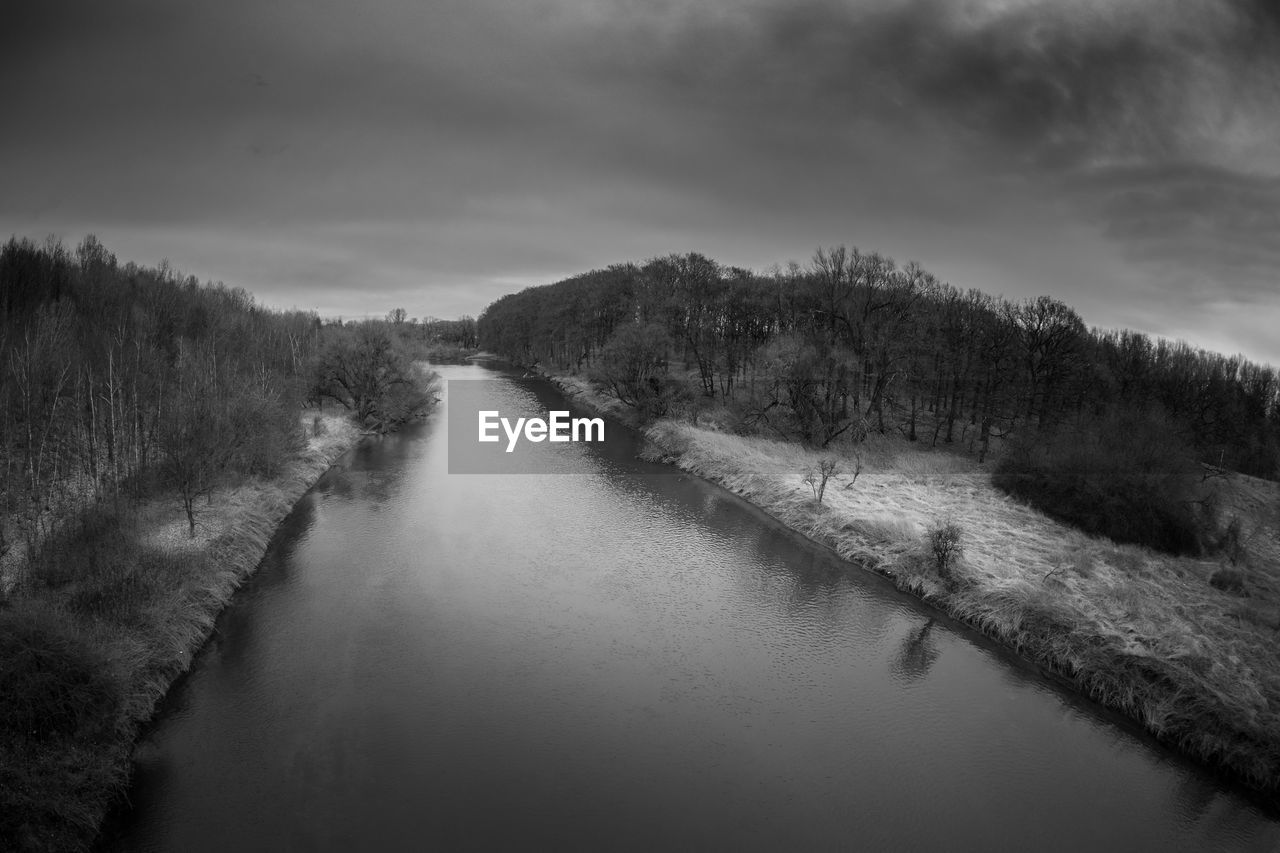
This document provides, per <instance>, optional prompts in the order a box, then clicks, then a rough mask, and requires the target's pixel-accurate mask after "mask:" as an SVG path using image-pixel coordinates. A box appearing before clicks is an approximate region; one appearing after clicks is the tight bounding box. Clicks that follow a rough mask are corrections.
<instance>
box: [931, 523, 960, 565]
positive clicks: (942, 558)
mask: <svg viewBox="0 0 1280 853" xmlns="http://www.w3.org/2000/svg"><path fill="white" fill-rule="evenodd" d="M961 535H962V531H961V530H960V525H958V524H955V523H953V522H945V523H943V524H939V525H938V526H937V527H934V528H933V529H932V530H930V531H929V533H928V541H929V552H930V553H931V554H932V555H933V564H934V567H935V568H936V569H937V570H938V574H939V576H941V577H942V578H945V579H949V578H950V577H951V569H952V567H954V566H955V562H956V560H957V559H958V558H959V557H960V554H961V553H962V552H963V550H964V548H963V546H962V545H961V544H960V539H961Z"/></svg>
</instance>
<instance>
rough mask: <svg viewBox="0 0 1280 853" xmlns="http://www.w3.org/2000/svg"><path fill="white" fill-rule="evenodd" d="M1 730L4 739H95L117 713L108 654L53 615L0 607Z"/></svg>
mask: <svg viewBox="0 0 1280 853" xmlns="http://www.w3.org/2000/svg"><path fill="white" fill-rule="evenodd" d="M0 684H3V685H4V689H3V690H0V733H3V735H4V736H5V739H6V740H8V739H11V738H18V739H26V740H34V741H42V740H47V739H49V738H54V737H59V736H62V737H75V738H77V739H81V740H97V739H101V738H104V737H105V736H107V735H109V734H110V733H111V732H112V730H113V729H114V727H115V725H116V723H117V721H118V719H119V716H120V700H121V696H122V693H123V690H122V686H121V684H120V683H119V681H118V679H117V678H115V677H114V675H113V674H112V671H111V669H110V667H109V666H108V662H107V659H106V658H105V657H104V656H103V655H102V654H101V653H99V652H98V651H97V650H95V649H94V648H92V647H91V646H90V645H89V644H88V643H86V642H85V641H84V640H83V639H82V638H80V637H79V636H77V635H75V634H73V633H70V632H68V631H66V630H65V629H64V628H62V627H61V626H60V625H59V623H58V621H56V620H55V618H54V617H53V616H52V615H47V614H45V613H43V612H39V611H37V612H28V611H22V610H11V611H6V612H4V613H0Z"/></svg>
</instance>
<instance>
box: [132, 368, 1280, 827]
mask: <svg viewBox="0 0 1280 853" xmlns="http://www.w3.org/2000/svg"><path fill="white" fill-rule="evenodd" d="M445 371H454V373H453V375H457V376H459V377H463V378H486V377H493V376H495V375H496V374H494V373H492V372H490V371H486V370H484V369H481V368H475V367H457V368H445ZM511 395H512V399H520V400H524V401H525V402H524V405H530V406H538V407H542V408H550V407H551V406H556V407H557V408H560V407H563V405H562V403H560V401H559V400H558V398H557V397H555V395H554V393H553V392H551V391H550V390H549V388H548V387H547V386H546V385H545V384H542V383H531V382H520V383H513V384H512V388H511ZM446 405H447V401H446ZM613 426H614V425H611V428H613ZM444 439H445V436H444V435H443V433H442V432H441V430H440V428H439V425H438V423H435V422H428V423H427V424H424V425H422V426H420V427H414V428H412V429H411V430H409V431H406V432H404V433H402V434H400V435H398V436H395V437H390V438H388V439H383V440H380V441H378V442H375V443H373V444H371V445H369V446H367V447H365V448H362V449H361V450H360V451H359V452H358V453H355V454H353V455H352V456H351V457H349V459H348V460H347V464H346V465H345V466H344V468H345V469H344V470H342V471H340V472H335V473H334V474H333V475H331V476H329V477H326V478H325V479H324V481H323V482H322V483H321V485H320V486H319V487H318V488H317V490H316V491H315V492H313V494H312V496H311V498H310V499H309V500H308V501H307V502H304V504H303V505H301V506H300V508H299V513H297V514H296V515H297V517H296V518H294V517H291V519H290V521H289V523H287V524H286V527H285V529H284V530H283V531H282V540H281V541H280V542H279V543H277V546H273V549H272V551H271V552H270V555H269V557H268V559H267V561H266V562H265V563H264V565H263V567H262V569H261V571H260V572H259V574H258V575H257V576H256V578H255V580H254V581H253V582H252V583H251V584H250V585H249V586H247V587H246V589H245V590H244V595H243V596H241V597H240V598H239V599H238V600H237V603H236V605H235V606H233V607H232V608H231V609H230V610H228V611H227V613H226V614H224V616H223V619H222V620H220V623H219V628H220V631H221V634H222V640H221V642H220V643H219V644H218V645H217V646H216V647H214V648H213V650H212V651H211V652H210V653H208V654H206V655H204V656H202V658H201V660H200V661H199V664H198V666H197V667H196V672H195V674H194V675H193V677H192V678H191V679H190V680H189V681H188V683H187V684H186V686H185V687H184V689H183V690H181V691H179V694H178V695H179V697H180V707H181V708H182V710H181V711H180V713H176V714H170V715H168V716H166V718H165V719H164V720H163V721H162V722H161V724H160V725H159V726H157V728H156V729H155V731H154V732H153V733H152V735H151V736H150V737H149V739H148V741H147V745H146V746H145V747H144V752H143V755H144V756H149V757H147V758H146V760H145V761H144V762H143V764H142V772H140V774H139V776H138V780H137V784H136V786H135V788H134V790H133V792H132V794H131V796H132V799H133V801H134V802H135V803H136V805H137V808H136V811H135V812H134V813H133V815H132V817H131V822H130V824H129V826H128V828H127V830H126V832H125V836H124V838H123V840H122V841H121V843H120V845H119V846H120V849H128V850H182V851H196V853H198V851H201V850H225V849H263V850H265V849H334V850H341V849H353V848H355V849H359V848H363V849H379V850H384V849H385V850H417V849H422V848H423V847H428V848H429V847H433V846H435V847H441V848H446V849H455V848H461V849H479V848H503V849H506V848H515V847H520V848H535V849H539V848H546V849H564V848H572V849H581V848H592V849H650V850H652V849H668V848H693V847H706V848H715V849H735V850H744V849H769V850H777V849H797V848H803V849H847V848H849V847H850V846H856V847H861V848H864V849H886V848H891V849H902V848H912V849H934V848H936V849H983V850H986V849H1038V850H1079V849H1104V848H1105V849H1120V850H1123V849H1153V850H1155V849H1158V850H1177V849H1194V850H1216V849H1250V848H1257V847H1259V845H1272V844H1274V843H1275V842H1277V841H1280V833H1278V832H1277V825H1276V823H1275V821H1274V818H1273V817H1272V816H1271V815H1269V814H1266V813H1264V812H1263V811H1262V810H1261V809H1259V808H1257V807H1255V806H1254V805H1252V804H1251V803H1250V802H1249V801H1247V800H1246V799H1244V798H1242V797H1240V796H1238V795H1237V794H1236V793H1234V792H1233V791H1232V790H1231V789H1230V788H1229V787H1227V786H1223V785H1222V784H1221V783H1219V782H1218V781H1217V780H1215V779H1214V778H1213V777H1212V776H1210V775H1208V774H1206V773H1203V772H1202V771H1196V770H1194V769H1189V767H1188V765H1187V764H1186V763H1185V762H1180V761H1177V760H1173V759H1171V757H1170V756H1169V754H1168V753H1167V752H1164V751H1162V750H1160V749H1159V748H1157V747H1155V746H1153V745H1152V744H1151V743H1150V741H1149V739H1143V738H1142V737H1140V736H1138V735H1137V734H1136V733H1134V732H1133V730H1132V728H1131V727H1127V726H1126V725H1124V724H1123V723H1122V722H1119V721H1117V720H1116V719H1115V718H1113V717H1111V716H1108V715H1106V714H1105V713H1102V712H1099V711H1098V710H1097V709H1096V708H1095V707H1094V706H1092V705H1091V704H1090V703H1088V702H1086V701H1083V700H1080V699H1079V698H1078V697H1074V696H1072V695H1070V694H1067V693H1065V692H1063V691H1061V690H1060V689H1059V688H1057V687H1056V686H1055V685H1053V684H1052V683H1050V682H1048V681H1046V680H1045V679H1043V678H1041V677H1040V676H1039V675H1037V674H1036V673H1035V672H1034V670H1033V669H1031V668H1029V667H1026V666H1019V665H1016V664H1015V663H1014V662H1013V660H1012V658H1011V657H1010V656H1009V655H1008V654H1007V653H1005V652H1001V651H999V650H998V649H996V648H995V647H994V646H992V645H991V644H989V643H987V642H985V641H984V640H983V639H982V638H980V637H977V636H975V635H973V634H971V633H969V632H966V631H961V630H958V629H956V628H955V626H953V625H952V624H951V623H950V622H948V621H947V620H945V619H940V618H935V614H933V612H932V611H929V610H928V609H926V608H923V607H921V606H920V605H919V604H918V603H917V602H915V601H914V600H913V599H911V598H909V597H907V596H905V595H903V594H902V593H900V592H898V591H897V590H895V589H893V587H892V585H891V584H889V583H888V582H887V581H885V580H884V579H882V578H879V577H877V576H873V575H870V574H866V573H861V572H858V571H856V570H850V568H849V567H848V566H847V565H845V564H842V563H840V562H839V561H838V560H836V559H835V558H834V557H833V555H832V554H831V553H830V552H829V551H827V550H826V549H822V548H818V547H815V546H813V545H812V544H811V543H808V542H805V541H803V540H801V539H799V538H798V537H796V536H795V535H794V534H791V533H790V532H788V531H786V530H784V529H782V528H780V527H779V526H778V525H777V524H776V523H774V522H772V521H771V520H770V519H768V518H767V517H766V516H764V515H763V514H762V513H760V512H758V511H756V510H754V509H752V508H750V507H749V506H746V505H745V504H744V503H743V502H742V501H740V500H738V499H736V498H734V497H733V496H731V495H728V494H727V493H725V492H723V491H721V490H719V489H717V488H715V487H713V486H711V485H709V484H707V483H705V482H703V481H700V480H697V479H694V478H688V477H682V476H678V475H677V476H672V475H671V470H672V469H670V468H663V469H662V471H663V475H662V476H653V474H654V471H655V468H654V466H650V465H648V464H646V463H640V462H636V461H634V460H632V459H629V458H627V456H626V452H625V450H624V449H621V448H622V446H623V445H625V444H626V442H622V443H619V444H614V445H608V446H606V447H605V448H594V447H593V448H585V449H583V448H580V449H579V450H580V452H579V453H578V455H577V456H575V457H573V458H572V459H571V464H572V465H573V466H574V469H575V470H578V471H581V473H578V474H570V475H548V476H538V475H531V474H523V475H492V476H490V475H459V476H449V475H448V474H447V473H446V471H447V454H446V447H445V444H444ZM1189 779H1190V780H1192V781H1188V780H1189ZM1262 849H1265V848H1262Z"/></svg>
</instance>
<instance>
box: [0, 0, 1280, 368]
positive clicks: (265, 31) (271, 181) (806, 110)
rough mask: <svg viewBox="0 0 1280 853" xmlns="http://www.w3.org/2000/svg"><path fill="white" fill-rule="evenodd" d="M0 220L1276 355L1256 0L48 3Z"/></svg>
mask: <svg viewBox="0 0 1280 853" xmlns="http://www.w3.org/2000/svg"><path fill="white" fill-rule="evenodd" d="M0 98H2V100H0V111H2V112H0V115H3V119H0V237H3V238H7V237H8V236H9V235H13V234H16V235H22V236H31V237H35V238H38V239H39V238H43V237H44V236H46V235H48V234H54V235H57V236H60V237H62V238H63V239H64V240H65V241H67V242H68V243H75V242H78V241H79V240H80V238H82V237H83V236H84V235H85V234H86V233H89V232H92V233H95V234H97V235H98V237H99V238H100V239H101V240H102V241H103V242H104V243H105V244H106V245H107V247H108V248H109V249H111V250H113V251H114V252H116V254H117V255H119V256H120V257H121V258H122V259H123V260H134V261H137V262H139V263H146V264H154V263H157V262H159V261H160V260H161V259H162V258H168V259H169V260H170V261H171V262H172V263H173V264H174V265H175V266H176V267H177V268H178V269H180V270H181V271H183V272H184V273H191V274H195V275H197V276H198V277H200V278H201V279H217V280H222V281H225V282H227V283H228V284H233V285H238V286H243V287H245V288H247V289H249V290H251V291H253V292H254V293H255V294H257V295H258V297H259V299H260V300H261V301H263V302H265V303H266V304H269V305H274V306H279V307H298V308H304V309H316V310H319V311H320V312H322V313H324V314H343V315H346V316H355V315H360V314H365V313H376V314H381V313H384V312H385V311H387V310H389V309H390V308H393V307H397V306H403V307H405V308H406V309H407V310H408V311H409V313H410V315H414V316H423V315H434V316H440V317H453V316H458V315H460V314H464V313H471V314H476V313H479V311H480V310H481V309H482V308H483V307H484V306H485V305H486V304H487V303H488V302H490V301H492V300H493V299H494V298H496V297H497V296H500V295H502V294H503V293H506V292H509V291H512V290H515V289H518V288H520V287H523V286H525V285H527V284H535V283H544V282H547V281H553V280H556V279H558V278H561V277H564V276H566V275H569V274H573V273H576V272H582V271H585V270H588V269H592V268H595V267H600V266H604V265H607V264H610V263H615V262H619V261H627V260H636V261H642V260H645V259H647V258H650V257H653V256H656V255H661V254H667V253H670V252H685V251H699V252H702V253H704V254H707V255H709V256H711V257H713V258H715V259H717V260H719V261H721V262H724V263H729V264H734V265H738V266H746V267H752V268H756V269H765V268H767V267H769V266H770V265H772V264H774V263H781V264H785V263H786V262H787V261H788V260H797V261H801V262H806V261H807V260H808V259H809V258H810V257H811V256H812V254H813V252H814V250H815V249H816V248H817V247H818V246H831V245H836V244H842V243H843V244H846V245H856V246H858V247H859V248H862V249H864V250H873V249H874V250H878V251H881V252H884V253H886V254H889V255H891V256H892V257H894V258H896V259H897V260H899V261H901V262H905V261H907V260H912V259H914V260H918V261H920V262H922V263H923V264H924V265H925V266H926V267H927V268H928V269H930V270H931V271H932V272H934V273H935V274H936V275H938V276H939V277H940V278H942V279H944V280H947V281H950V282H951V283H953V284H955V285H957V286H960V287H979V288H982V289H984V290H987V291H989V292H992V293H1001V294H1004V295H1005V296H1008V297H1011V298H1022V297H1028V296H1034V295H1038V294H1041V293H1048V294H1051V295H1053V296H1056V297H1058V298H1060V299H1063V300H1065V301H1067V302H1069V303H1071V304H1072V305H1073V306H1075V307H1076V308H1077V310H1079V311H1080V313H1081V314H1082V315H1083V316H1084V318H1085V320H1086V322H1088V323H1090V324H1091V325H1099V326H1105V327H1115V326H1127V327H1131V328H1137V329H1141V330H1143V331H1147V332H1150V333H1153V334H1160V335H1165V336H1169V337H1175V338H1184V339H1187V340H1189V341H1191V342H1192V343H1195V344H1197V345H1200V346H1204V347H1207V348H1211V349H1219V350H1224V351H1228V352H1244V353H1245V354H1246V355H1248V356H1250V357H1252V358H1255V359H1258V360H1262V361H1269V362H1271V363H1272V364H1276V365H1280V334H1277V332H1276V331H1275V329H1276V328H1280V4H1277V3H1275V2H1273V0H506V1H505V2H500V0H376V2H373V1H372V0H363V2H360V3H355V2H349V3H339V2H336V0H308V2H305V3H304V2H301V0H272V1H271V2H267V1H266V0H223V1H222V2H216V3H215V2H199V3H196V2H187V1H186V0H116V2H111V3H102V2H87V0H81V2H68V0H42V2H39V3H27V4H22V7H20V8H15V9H11V10H9V11H7V12H6V21H5V25H4V27H3V28H2V29H0Z"/></svg>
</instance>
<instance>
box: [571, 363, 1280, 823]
mask: <svg viewBox="0 0 1280 853" xmlns="http://www.w3.org/2000/svg"><path fill="white" fill-rule="evenodd" d="M548 378H550V379H551V380H552V381H553V382H555V383H556V384H557V385H558V386H559V387H560V388H561V389H562V390H563V391H564V392H565V393H566V394H567V395H569V396H570V397H573V398H574V399H575V400H577V401H578V402H579V403H581V404H583V405H585V406H588V407H592V408H596V409H598V410H600V411H603V412H605V413H607V414H611V415H614V416H621V417H622V419H623V420H629V418H628V417H627V415H628V413H627V411H626V410H625V407H622V406H621V404H619V403H618V402H617V401H616V400H612V399H610V398H609V397H607V396H606V395H604V394H602V393H601V392H599V391H598V390H596V389H594V388H592V387H591V386H590V385H589V383H587V382H585V381H584V380H582V379H581V378H580V377H566V376H549V377H548ZM645 433H646V435H647V436H648V438H649V439H650V440H651V441H652V442H653V444H654V446H655V448H656V451H655V454H654V455H655V458H660V459H662V460H663V461H667V462H670V463H671V464H674V465H676V466H678V467H680V468H681V469H683V470H685V471H688V472H690V473H693V474H696V475H698V476H700V477H703V478H705V479H708V480H710V481H712V482H715V483H717V484H719V485H721V486H724V487H725V488H727V489H729V490H731V491H733V492H734V493H736V494H738V495H740V496H742V497H743V498H745V499H746V500H748V501H750V502H752V503H753V504H755V505H756V506H758V507H760V508H761V509H763V510H765V511H766V512H768V513H769V514H770V515H772V516H774V517H775V518H777V519H778V520H780V521H781V522H783V523H784V524H786V525H787V526H788V527H790V528H792V529H793V530H796V531H797V532H799V533H802V534H804V535H805V536H808V537H810V538H812V539H814V540H815V541H818V542H820V543H822V544H824V545H826V546H828V547H830V548H831V549H833V550H834V551H835V552H836V553H837V554H839V555H840V556H841V557H843V558H845V559H847V560H849V561H850V562H853V563H856V564H858V565H860V566H865V567H867V568H870V569H872V570H874V571H877V572H879V573H880V574H883V575H885V576H886V577H889V578H891V579H892V580H893V582H894V583H895V584H896V585H897V586H898V587H899V588H901V589H903V590H907V591H909V592H911V593H913V594H915V595H917V596H919V597H920V598H922V599H924V600H925V601H927V602H929V603H930V604H931V605H933V606H935V607H937V608H939V609H940V610H942V611H944V612H946V613H948V614H949V615H951V616H953V617H955V618H957V619H960V620H961V621H964V622H966V623H967V624H969V625H971V626H973V627H974V628H976V629H978V630H980V631H982V632H983V633H984V634H986V635H988V636H990V637H992V638H994V639H996V640H998V641H999V642H1001V643H1003V644H1004V645H1006V646H1008V647H1009V648H1011V649H1014V650H1015V651H1017V652H1018V653H1019V654H1021V655H1022V656H1023V657H1024V658H1026V659H1028V660H1030V661H1032V662H1033V663H1035V664H1037V665H1039V666H1041V667H1043V668H1044V669H1045V670H1047V671H1049V672H1051V673H1054V674H1056V675H1057V676H1058V677H1060V678H1062V679H1065V680H1066V681H1068V682H1069V683H1070V684H1072V685H1074V687H1075V688H1076V689H1078V690H1079V691H1080V692H1082V693H1084V694H1085V695H1087V696H1090V697H1091V698H1093V699H1095V700H1097V701H1099V702H1101V703H1102V704H1104V705H1106V706H1108V707H1110V708H1113V709H1115V710H1117V711H1120V712H1121V713H1123V714H1125V715H1127V716H1129V717H1130V718H1132V719H1134V720H1135V721H1137V722H1138V723H1140V724H1141V725H1142V726H1143V727H1144V728H1145V729H1146V730H1148V731H1149V732H1151V733H1152V734H1154V735H1155V736H1156V737H1157V738H1159V739H1160V740H1161V741H1163V742H1165V743H1167V744H1169V745H1171V746H1173V747H1175V748H1177V749H1179V750H1181V751H1183V752H1185V753H1187V754H1188V755H1191V756H1193V757H1195V758H1198V759H1200V760H1202V761H1204V762H1206V763H1208V764H1209V765H1211V766H1214V767H1217V768H1220V769H1221V770H1223V771H1224V772H1225V773H1226V774H1228V775H1230V776H1232V777H1234V778H1236V779H1238V780H1240V781H1242V782H1244V783H1245V784H1246V785H1248V786H1249V787H1251V788H1253V789H1254V790H1256V791H1258V792H1260V793H1261V794H1262V795H1263V796H1264V797H1265V798H1267V799H1269V800H1271V801H1272V802H1273V803H1275V802H1276V801H1277V798H1278V797H1280V660H1278V659H1277V656H1276V655H1275V647H1276V641H1277V639H1278V638H1280V594H1278V593H1277V591H1278V590H1280V530H1278V529H1277V527H1278V526H1280V517H1277V518H1269V517H1268V516H1267V510H1268V508H1270V509H1272V510H1274V508H1275V507H1278V506H1280V487H1277V484H1275V483H1268V482H1266V481H1260V480H1255V479H1253V478H1247V477H1238V476H1233V478H1232V481H1231V483H1230V484H1229V485H1230V487H1231V490H1232V491H1231V494H1232V495H1233V499H1234V500H1235V502H1236V505H1237V509H1238V510H1239V511H1240V512H1242V513H1245V512H1248V513H1251V520H1252V522H1253V523H1252V524H1251V529H1254V528H1256V529H1257V531H1258V533H1257V535H1255V536H1253V537H1252V538H1251V540H1250V542H1249V544H1248V547H1249V549H1250V552H1251V553H1250V555H1249V560H1250V563H1251V567H1250V569H1249V571H1250V573H1251V577H1250V590H1251V595H1250V596H1249V597H1243V596H1242V595H1240V594H1239V592H1238V591H1237V592H1233V591H1230V590H1222V589H1217V588H1215V587H1214V586H1212V585H1211V584H1210V577H1212V576H1213V575H1214V573H1215V571H1217V570H1218V569H1219V568H1220V567H1221V564H1220V562H1219V561H1218V560H1216V559H1208V560H1201V559H1191V558H1176V557H1170V556H1168V555H1164V554H1159V553H1156V552H1153V551H1150V550H1148V549H1144V548H1139V547H1134V546H1127V545H1117V544H1115V543H1114V542H1111V541H1110V540H1107V539H1100V538H1096V537H1090V536H1087V535H1085V534H1083V533H1081V532H1079V531H1077V530H1074V529H1072V528H1070V527H1068V526H1066V525H1064V524H1061V523H1059V522H1057V521H1055V520H1053V519H1051V518H1048V517H1047V516H1045V515H1043V514H1042V513H1040V512H1038V511H1036V510H1034V509H1031V508H1030V507H1028V506H1026V505H1024V504H1022V503H1020V502H1018V501H1016V500H1014V499H1012V498H1010V497H1009V496H1007V495H1005V494H1004V493H1003V492H1000V491H999V490H997V489H996V488H995V487H994V486H992V485H991V482H990V476H989V472H988V469H987V468H984V467H983V466H980V465H978V464H977V462H976V461H975V460H972V459H969V458H966V457H962V456H958V455H955V454H950V453H946V452H941V451H931V450H927V449H922V448H920V447H919V446H918V445H910V444H907V443H906V442H898V441H881V442H877V441H872V442H870V443H868V444H867V445H866V446H865V447H864V448H863V449H862V454H861V455H862V459H861V470H860V471H859V470H858V465H857V462H856V461H855V460H854V459H852V458H844V459H841V460H840V461H839V469H838V470H837V472H836V473H835V474H834V475H833V476H832V477H831V480H830V482H829V483H828V484H827V488H826V492H825V495H824V500H823V502H822V503H821V504H819V503H818V502H817V501H816V500H815V499H814V494H813V491H812V489H811V488H810V486H808V485H807V484H805V482H804V477H805V475H806V472H809V471H812V470H815V469H817V468H818V466H819V464H820V463H821V461H822V460H823V459H824V458H826V457H827V456H829V454H819V453H815V452H812V451H807V450H805V449H804V448H801V447H800V446H798V445H795V444H791V443H787V442H779V441H772V440H768V439H763V438H749V437H742V436H735V435H730V434H727V433H723V432H719V431H716V430H715V429H708V428H705V427H704V428H699V427H695V426H692V425H691V424H688V423H680V422H675V421H660V422H658V423H657V424H654V425H652V426H650V427H648V428H647V429H646V430H645ZM855 472H856V476H855ZM1272 515H1275V513H1274V512H1272ZM947 524H954V525H956V526H957V527H958V528H959V530H960V546H961V549H962V551H961V554H960V556H959V558H958V559H957V560H956V561H955V563H954V565H953V566H952V567H951V570H950V571H949V572H948V573H947V575H948V576H947V577H945V578H944V577H943V576H942V574H940V573H939V571H938V567H937V561H936V560H935V559H934V557H933V554H932V553H931V549H930V547H929V542H928V539H929V534H930V532H931V531H933V530H935V529H938V528H939V527H941V526H943V525H947Z"/></svg>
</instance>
